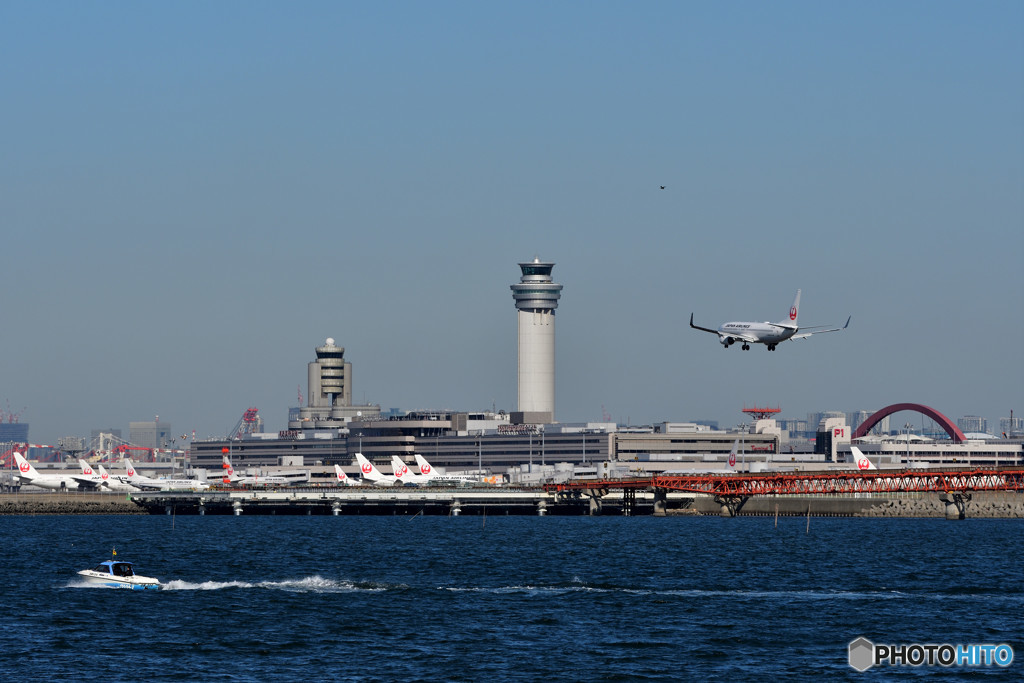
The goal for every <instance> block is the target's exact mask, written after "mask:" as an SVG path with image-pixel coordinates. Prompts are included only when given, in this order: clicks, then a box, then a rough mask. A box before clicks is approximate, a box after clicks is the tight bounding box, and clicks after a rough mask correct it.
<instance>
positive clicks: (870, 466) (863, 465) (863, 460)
mask: <svg viewBox="0 0 1024 683" xmlns="http://www.w3.org/2000/svg"><path fill="white" fill-rule="evenodd" d="M850 452H851V453H853V462H854V463H855V464H856V465H857V469H858V470H877V469H878V468H877V467H875V465H874V463H872V462H871V461H870V460H869V459H868V456H866V455H864V454H863V453H861V451H860V449H859V448H857V447H856V446H850Z"/></svg>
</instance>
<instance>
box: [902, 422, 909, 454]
mask: <svg viewBox="0 0 1024 683" xmlns="http://www.w3.org/2000/svg"><path fill="white" fill-rule="evenodd" d="M903 426H904V428H906V430H907V464H910V427H911V424H910V423H909V422H907V423H906V424H904V425H903Z"/></svg>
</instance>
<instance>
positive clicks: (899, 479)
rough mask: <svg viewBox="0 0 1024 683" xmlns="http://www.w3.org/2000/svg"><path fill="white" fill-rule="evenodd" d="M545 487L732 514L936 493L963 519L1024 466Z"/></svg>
mask: <svg viewBox="0 0 1024 683" xmlns="http://www.w3.org/2000/svg"><path fill="white" fill-rule="evenodd" d="M544 488H545V490H547V491H552V492H558V493H567V494H572V493H587V494H588V495H591V496H595V497H596V496H600V495H603V493H607V492H608V491H609V490H611V489H623V491H624V493H625V498H626V500H628V499H629V498H631V497H632V496H631V495H630V492H633V493H634V494H635V492H636V491H637V490H638V489H654V490H655V491H656V492H657V491H659V490H661V491H682V492H685V493H701V494H706V495H711V496H714V497H715V500H716V501H717V502H719V503H720V504H722V506H723V514H724V508H726V507H728V509H729V511H730V516H731V515H732V514H735V513H736V511H737V510H738V509H739V508H740V507H742V505H743V503H744V502H745V501H746V500H747V499H748V498H751V497H752V496H784V495H793V496H820V495H836V494H855V493H938V494H943V495H944V496H946V497H948V498H946V497H944V498H943V500H945V501H946V502H947V515H949V514H950V509H949V506H950V505H953V506H955V507H956V509H957V511H958V515H959V517H960V518H961V519H962V518H963V516H964V508H965V506H966V503H967V501H969V500H970V498H971V493H973V492H975V491H1024V468H1019V467H1013V468H1009V467H997V468H984V469H983V468H974V469H948V470H902V471H895V470H893V471H886V470H880V471H871V472H770V473H758V474H691V475H677V474H672V475H655V476H653V477H650V478H634V479H603V480H580V481H571V482H566V483H564V484H548V485H546V486H545V487H544Z"/></svg>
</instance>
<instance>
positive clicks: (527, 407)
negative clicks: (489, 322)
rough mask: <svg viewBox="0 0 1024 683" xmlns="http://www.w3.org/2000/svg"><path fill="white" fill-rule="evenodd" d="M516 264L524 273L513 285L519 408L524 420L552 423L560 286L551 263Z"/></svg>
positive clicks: (536, 261) (553, 415)
mask: <svg viewBox="0 0 1024 683" xmlns="http://www.w3.org/2000/svg"><path fill="white" fill-rule="evenodd" d="M519 267H520V268H521V269H522V271H523V276H522V277H521V278H520V279H519V283H518V284H514V285H512V298H513V299H515V301H516V310H517V311H518V312H519V411H520V412H521V413H523V418H522V420H523V421H524V422H532V423H542V422H553V421H554V419H555V309H556V308H558V299H559V298H560V297H561V296H562V285H559V284H556V283H554V282H552V281H551V271H552V269H553V268H554V267H555V264H554V263H551V262H548V261H541V260H540V259H537V258H535V259H534V260H533V261H530V262H528V263H520V264H519Z"/></svg>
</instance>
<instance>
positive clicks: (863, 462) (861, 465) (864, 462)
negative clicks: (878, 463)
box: [857, 458, 871, 470]
mask: <svg viewBox="0 0 1024 683" xmlns="http://www.w3.org/2000/svg"><path fill="white" fill-rule="evenodd" d="M869 467H871V461H870V460H868V459H867V458H860V459H859V460H857V469H861V470H866V469H868V468H869Z"/></svg>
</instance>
